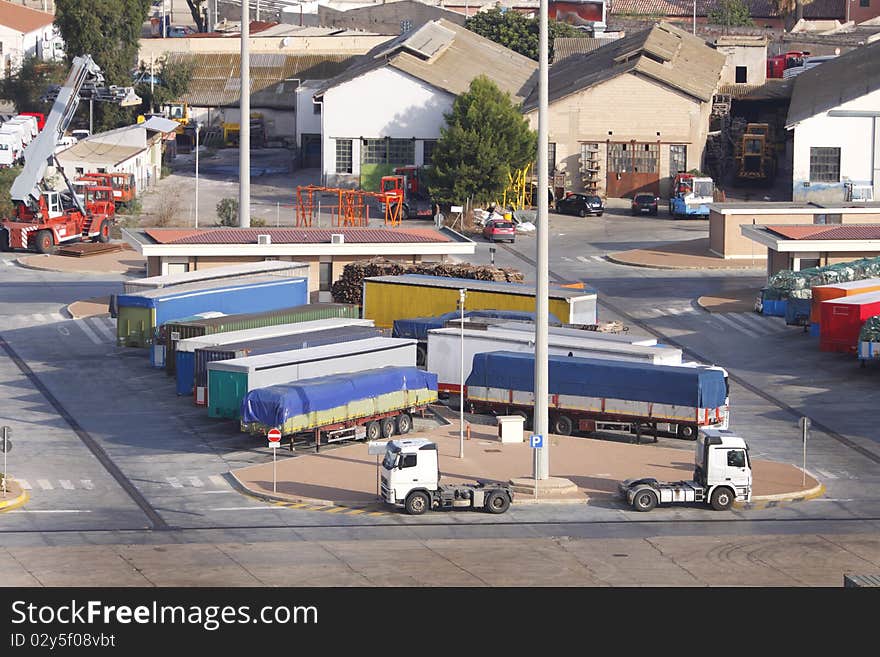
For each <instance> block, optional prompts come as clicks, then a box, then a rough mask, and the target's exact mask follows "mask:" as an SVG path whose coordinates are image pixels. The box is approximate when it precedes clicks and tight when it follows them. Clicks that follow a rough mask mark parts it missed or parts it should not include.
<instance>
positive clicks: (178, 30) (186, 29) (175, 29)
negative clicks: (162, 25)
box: [168, 25, 196, 39]
mask: <svg viewBox="0 0 880 657" xmlns="http://www.w3.org/2000/svg"><path fill="white" fill-rule="evenodd" d="M195 33H196V31H195V30H194V29H193V28H191V27H190V26H189V25H171V26H169V28H168V38H169V39H170V38H172V37H185V36H189V35H190V34H195Z"/></svg>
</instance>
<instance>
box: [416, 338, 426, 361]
mask: <svg viewBox="0 0 880 657" xmlns="http://www.w3.org/2000/svg"><path fill="white" fill-rule="evenodd" d="M427 366H428V348H427V347H426V346H425V345H422V344H419V345H416V367H427Z"/></svg>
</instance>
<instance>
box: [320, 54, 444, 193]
mask: <svg viewBox="0 0 880 657" xmlns="http://www.w3.org/2000/svg"><path fill="white" fill-rule="evenodd" d="M454 100H455V97H454V96H453V95H452V94H450V93H446V92H444V91H440V90H438V89H436V88H435V87H432V86H430V85H428V84H427V83H425V82H422V81H421V80H417V79H416V78H413V77H411V76H409V75H407V74H405V73H402V72H401V71H398V70H396V69H393V68H391V67H387V66H386V67H384V68H380V69H377V70H374V71H370V72H369V73H366V74H365V75H362V76H360V77H357V78H355V79H354V80H349V81H348V82H344V83H342V84H340V85H337V86H336V87H333V88H332V89H328V90H327V91H326V92H325V94H324V107H323V110H322V112H321V114H322V129H321V135H322V146H321V150H322V153H323V158H322V160H323V167H324V171H323V179H324V184H325V185H328V186H358V185H359V182H360V174H361V141H360V140H361V138H366V139H378V138H380V137H391V138H392V139H413V138H414V139H415V140H416V144H415V146H416V153H415V159H416V161H415V164H422V163H423V162H422V160H421V156H420V148H421V145H422V144H421V142H422V141H423V140H425V139H437V138H439V136H440V128H441V127H442V126H443V125H445V123H446V120H445V119H444V118H443V114H444V113H445V112H449V111H450V110H451V109H452V103H453V101H454ZM354 108H356V111H353V110H354ZM337 139H351V140H352V172H351V174H337V173H336V140H337Z"/></svg>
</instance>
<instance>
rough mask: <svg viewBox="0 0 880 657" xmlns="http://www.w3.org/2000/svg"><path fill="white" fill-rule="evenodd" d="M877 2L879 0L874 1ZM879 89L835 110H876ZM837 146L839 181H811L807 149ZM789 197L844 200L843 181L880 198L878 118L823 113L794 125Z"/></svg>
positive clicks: (803, 200)
mask: <svg viewBox="0 0 880 657" xmlns="http://www.w3.org/2000/svg"><path fill="white" fill-rule="evenodd" d="M877 1H878V2H880V0H877ZM878 108H880V90H877V91H874V92H872V93H869V94H865V95H864V96H862V97H861V98H857V99H856V100H853V101H850V102H847V103H844V104H842V105H840V106H838V107H837V108H835V109H836V110H843V111H847V110H850V111H875V112H876V111H877V109H878ZM823 146H824V147H837V148H840V180H839V181H837V182H816V181H811V180H810V148H813V147H823ZM793 162H794V165H793V171H792V200H793V201H797V202H810V201H812V202H815V203H821V204H833V203H840V202H842V201H843V200H844V197H845V191H844V183H845V182H847V181H849V182H852V183H853V184H856V185H871V186H873V188H874V198H875V199H878V198H880V119H878V118H877V117H834V116H828V112H822V113H820V114H817V115H816V116H813V117H811V118H809V119H805V120H804V121H801V122H800V123H798V124H797V125H796V126H795V128H794V160H793Z"/></svg>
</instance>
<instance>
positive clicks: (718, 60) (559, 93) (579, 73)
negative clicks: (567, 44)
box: [524, 23, 726, 110]
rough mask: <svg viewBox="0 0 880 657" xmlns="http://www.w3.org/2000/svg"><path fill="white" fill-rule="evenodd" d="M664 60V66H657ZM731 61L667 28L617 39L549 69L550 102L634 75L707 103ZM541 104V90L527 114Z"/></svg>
mask: <svg viewBox="0 0 880 657" xmlns="http://www.w3.org/2000/svg"><path fill="white" fill-rule="evenodd" d="M658 60H661V61H658ZM725 61H726V57H725V56H724V55H723V54H722V53H720V52H718V51H717V50H715V49H714V48H710V47H709V46H708V45H706V42H705V41H703V40H702V39H701V38H699V37H696V36H694V35H692V34H690V33H688V32H685V31H684V30H681V29H679V28H677V27H675V26H673V25H670V24H668V23H658V24H657V25H654V27H652V28H651V29H648V30H643V31H641V32H637V33H636V34H633V35H630V36H627V37H624V38H622V39H617V40H616V41H614V42H612V43H610V44H608V45H607V46H604V47H602V48H598V49H596V50H594V51H592V52H589V53H586V54H583V55H572V56H571V57H568V58H566V59H565V60H563V61H561V62H559V63H557V64H554V65H553V66H551V67H550V81H549V82H550V85H549V86H550V102H553V101H556V100H559V99H560V98H565V97H566V96H570V95H571V94H573V93H577V92H579V91H583V90H584V89H589V88H590V87H593V86H595V85H597V84H600V83H602V82H605V81H606V80H610V79H612V78H615V77H617V76H619V75H623V74H624V73H634V74H640V75H644V76H646V77H649V78H652V79H654V80H656V81H657V82H661V83H663V84H665V85H668V86H670V87H672V88H673V89H677V90H679V91H681V92H684V93H686V94H688V95H690V96H693V97H694V98H697V99H698V100H701V101H704V102H708V101H710V100H711V99H712V94H713V93H714V92H715V89H716V88H717V86H718V80H719V77H720V75H721V69H722V68H723V67H724V64H725ZM537 105H538V93H537V89H534V90H533V91H532V93H531V95H530V96H529V98H528V99H527V100H526V102H525V105H524V107H525V109H526V110H532V109H535V108H536V107H537Z"/></svg>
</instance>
